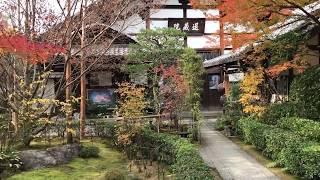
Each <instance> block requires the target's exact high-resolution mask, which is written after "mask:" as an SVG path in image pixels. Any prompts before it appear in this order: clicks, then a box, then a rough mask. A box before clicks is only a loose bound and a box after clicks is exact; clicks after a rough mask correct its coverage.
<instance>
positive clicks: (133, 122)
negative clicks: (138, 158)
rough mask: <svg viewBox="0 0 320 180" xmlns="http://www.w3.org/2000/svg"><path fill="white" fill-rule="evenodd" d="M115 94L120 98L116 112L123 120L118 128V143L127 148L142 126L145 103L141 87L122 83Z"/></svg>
mask: <svg viewBox="0 0 320 180" xmlns="http://www.w3.org/2000/svg"><path fill="white" fill-rule="evenodd" d="M117 93H118V94H119V96H120V102H119V107H118V110H117V112H118V113H119V115H120V116H122V118H123V120H121V124H120V126H119V128H118V143H119V144H121V145H124V146H127V145H130V144H131V143H132V139H134V137H135V135H136V134H137V133H138V132H139V131H140V129H141V128H142V126H143V119H142V117H141V116H142V115H143V114H144V109H145V108H146V105H147V103H146V101H145V99H144V88H142V87H138V86H136V85H132V84H130V83H122V84H120V85H119V88H118V90H117Z"/></svg>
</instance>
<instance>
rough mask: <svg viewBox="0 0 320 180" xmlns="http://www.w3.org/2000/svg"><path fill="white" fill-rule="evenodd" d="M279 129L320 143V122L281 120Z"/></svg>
mask: <svg viewBox="0 0 320 180" xmlns="http://www.w3.org/2000/svg"><path fill="white" fill-rule="evenodd" d="M277 126H278V127H279V128H282V129H286V130H290V131H294V132H296V133H298V134H299V135H300V136H304V137H307V138H308V139H310V140H314V141H318V142H320V122H316V121H313V120H309V119H302V118H296V117H291V118H281V119H280V120H279V122H278V124H277Z"/></svg>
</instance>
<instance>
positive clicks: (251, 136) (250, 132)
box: [239, 118, 272, 150]
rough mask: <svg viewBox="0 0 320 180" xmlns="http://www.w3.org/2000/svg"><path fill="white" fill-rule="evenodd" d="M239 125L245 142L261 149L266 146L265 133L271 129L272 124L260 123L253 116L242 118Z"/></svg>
mask: <svg viewBox="0 0 320 180" xmlns="http://www.w3.org/2000/svg"><path fill="white" fill-rule="evenodd" d="M239 125H240V129H241V132H242V134H243V138H244V141H245V142H247V143H250V144H253V145H255V146H256V147H257V149H259V150H264V149H265V148H266V140H265V136H264V133H265V132H266V131H268V130H270V129H271V128H272V127H271V126H269V125H266V124H262V123H259V122H258V121H257V120H255V119H252V118H242V119H240V122H239Z"/></svg>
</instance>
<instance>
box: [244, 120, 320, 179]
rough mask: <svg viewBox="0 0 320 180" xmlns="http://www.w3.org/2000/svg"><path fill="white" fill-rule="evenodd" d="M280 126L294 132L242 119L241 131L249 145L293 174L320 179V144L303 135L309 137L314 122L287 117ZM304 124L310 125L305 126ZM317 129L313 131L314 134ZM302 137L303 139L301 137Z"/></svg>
mask: <svg viewBox="0 0 320 180" xmlns="http://www.w3.org/2000/svg"><path fill="white" fill-rule="evenodd" d="M291 121H297V122H291ZM279 123H280V125H279V126H280V127H284V128H287V129H290V131H289V130H286V129H281V128H276V127H273V126H269V125H265V124H262V123H259V122H257V120H254V119H251V118H243V119H241V120H240V121H239V129H240V131H241V134H242V136H243V138H244V140H245V141H246V142H248V143H251V144H253V145H255V146H256V147H257V148H258V149H260V150H262V151H263V153H264V154H265V155H267V156H269V157H270V158H272V159H273V160H275V161H276V162H277V163H279V164H280V165H282V166H283V167H285V168H286V169H288V170H289V171H290V172H291V173H293V174H296V175H299V176H302V177H304V178H306V179H319V178H320V164H319V162H320V144H319V142H317V143H315V142H313V141H310V139H308V138H307V137H310V136H308V135H305V134H304V133H303V132H305V133H306V134H308V133H307V132H306V130H307V129H304V128H307V127H310V128H311V124H312V122H311V121H310V120H300V119H296V120H295V119H293V118H287V119H285V120H281V121H280V122H279ZM303 123H305V124H307V125H306V126H303ZM304 130H305V131H304ZM313 130H314V129H312V128H311V131H313ZM299 131H300V132H299ZM300 134H301V135H303V136H300ZM310 134H312V132H310V133H309V135H310Z"/></svg>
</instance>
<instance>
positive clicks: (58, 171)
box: [9, 141, 127, 180]
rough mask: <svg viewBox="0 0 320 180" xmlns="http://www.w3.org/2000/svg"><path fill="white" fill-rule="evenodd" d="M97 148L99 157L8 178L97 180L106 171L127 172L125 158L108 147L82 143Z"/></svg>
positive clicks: (96, 143) (23, 179)
mask: <svg viewBox="0 0 320 180" xmlns="http://www.w3.org/2000/svg"><path fill="white" fill-rule="evenodd" d="M83 144H84V145H86V144H87V145H88V144H93V145H94V146H97V147H99V149H100V154H99V155H100V157H99V158H90V159H82V158H76V159H74V160H72V161H71V162H70V163H68V164H65V165H61V166H58V167H52V168H44V169H39V170H33V171H26V172H22V173H19V174H16V175H14V176H12V177H10V178H9V179H10V180H80V179H81V180H90V179H94V180H98V179H99V178H100V177H101V176H102V175H103V174H104V173H105V172H106V171H108V170H111V169H120V170H122V171H124V172H127V162H126V159H125V156H124V155H123V154H121V153H119V152H118V151H116V150H113V149H112V148H111V147H108V145H106V144H103V143H99V142H89V141H85V142H83Z"/></svg>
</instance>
